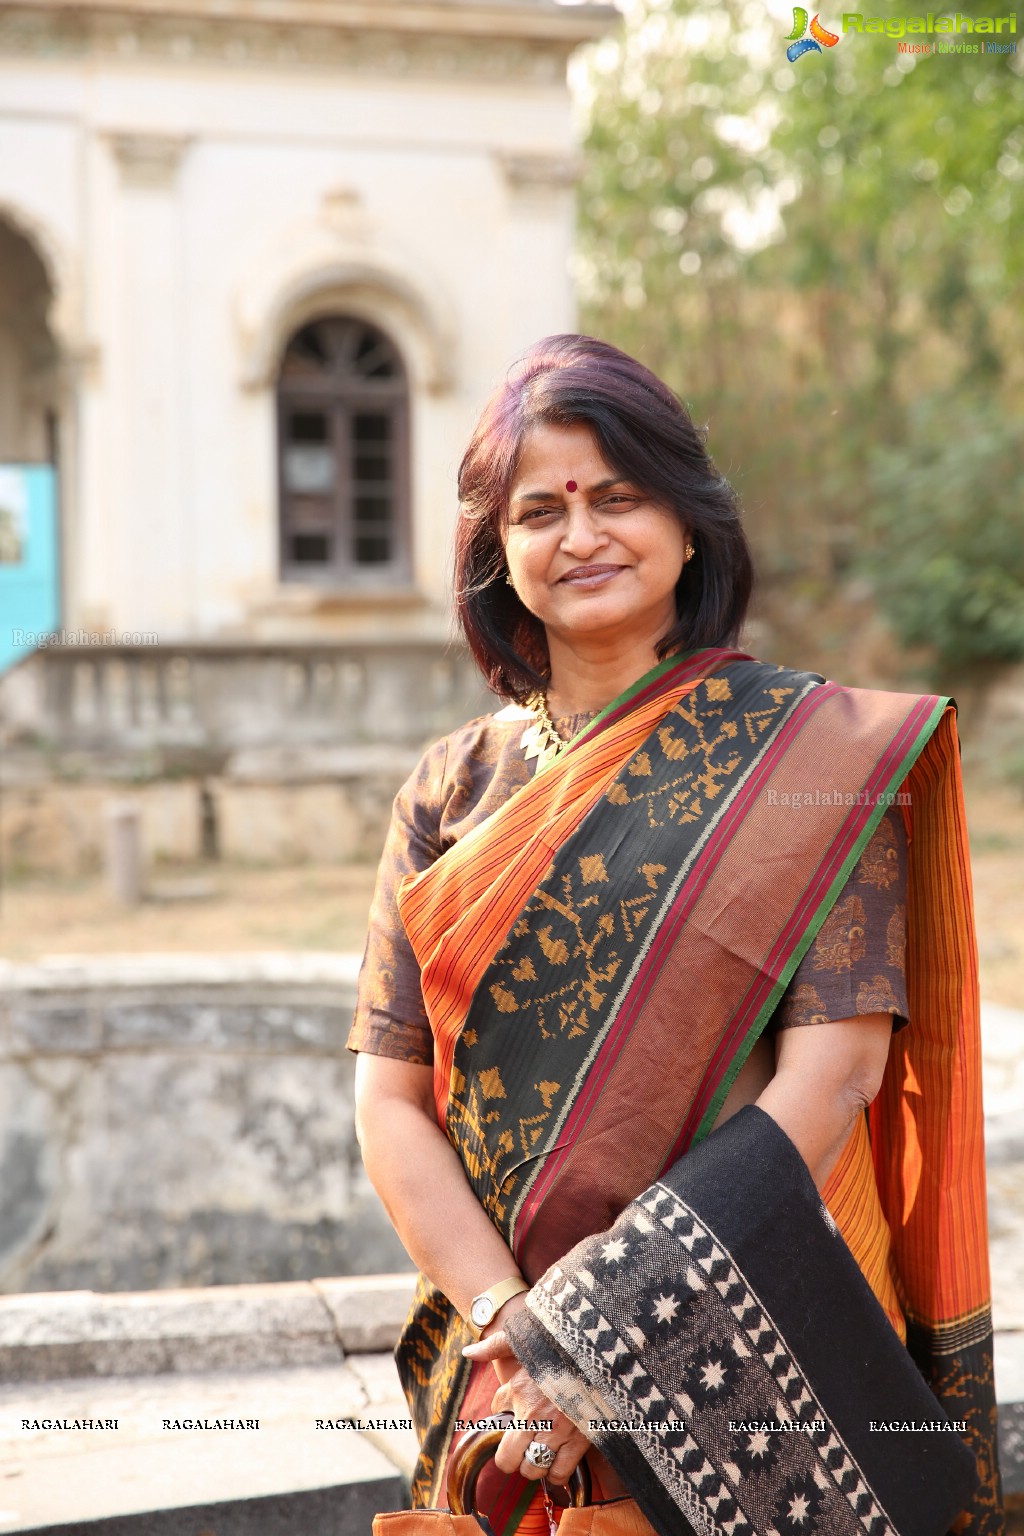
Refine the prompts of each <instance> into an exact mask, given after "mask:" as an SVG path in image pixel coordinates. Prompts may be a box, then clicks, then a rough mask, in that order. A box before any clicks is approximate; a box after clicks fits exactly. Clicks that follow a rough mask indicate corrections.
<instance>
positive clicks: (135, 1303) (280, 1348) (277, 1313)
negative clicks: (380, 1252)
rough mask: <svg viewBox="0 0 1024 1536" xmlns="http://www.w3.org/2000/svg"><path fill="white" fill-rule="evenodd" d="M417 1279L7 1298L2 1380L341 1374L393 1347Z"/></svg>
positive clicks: (0, 1324)
mask: <svg viewBox="0 0 1024 1536" xmlns="http://www.w3.org/2000/svg"><path fill="white" fill-rule="evenodd" d="M413 1283H414V1276H412V1275H373V1276H370V1277H360V1276H357V1277H352V1278H344V1279H336V1280H335V1279H332V1280H320V1281H312V1282H308V1283H306V1282H302V1283H292V1284H289V1283H284V1284H277V1285H237V1286H227V1285H226V1286H216V1287H210V1288H209V1289H205V1290H181V1291H151V1292H138V1293H134V1294H132V1293H129V1294H115V1295H100V1294H98V1293H96V1292H93V1291H53V1292H43V1293H33V1294H28V1295H22V1296H7V1297H2V1298H0V1377H2V1378H3V1379H4V1380H6V1381H8V1382H44V1381H52V1380H54V1379H57V1378H72V1377H83V1376H106V1377H113V1376H124V1377H128V1376H146V1375H163V1374H166V1373H174V1372H187V1371H245V1370H268V1369H275V1368H295V1367H298V1366H323V1365H337V1364H338V1363H339V1362H340V1361H341V1360H342V1359H343V1358H344V1356H345V1354H346V1353H368V1352H370V1351H373V1350H383V1349H390V1348H391V1347H392V1346H393V1345H394V1342H395V1340H396V1338H397V1337H398V1333H399V1330H400V1328H401V1325H402V1322H403V1321H404V1318H405V1315H406V1313H407V1311H408V1308H409V1302H410V1299H411V1296H412V1289H413Z"/></svg>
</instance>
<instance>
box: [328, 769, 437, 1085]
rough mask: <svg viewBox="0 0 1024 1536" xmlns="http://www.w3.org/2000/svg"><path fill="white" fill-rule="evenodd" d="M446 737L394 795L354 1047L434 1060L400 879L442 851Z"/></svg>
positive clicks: (372, 910) (419, 1062)
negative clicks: (401, 912) (403, 914)
mask: <svg viewBox="0 0 1024 1536" xmlns="http://www.w3.org/2000/svg"><path fill="white" fill-rule="evenodd" d="M447 751H448V749H447V743H446V742H445V741H439V742H437V743H436V744H435V745H434V746H433V747H431V748H430V749H429V750H428V751H427V752H426V753H425V754H424V756H423V757H422V758H421V759H420V761H419V763H418V764H417V766H416V768H415V769H414V770H413V772H412V774H411V775H410V777H409V778H408V779H407V780H406V782H405V783H404V784H403V785H402V788H401V789H400V790H399V791H398V794H397V795H396V796H395V803H394V808H393V810H392V815H391V826H390V829H389V831H388V836H387V841H386V842H385V844H384V852H383V855H382V857H381V861H380V868H379V870H378V871H377V884H376V887H375V889H374V894H373V903H372V905H371V907H370V919H369V929H368V934H367V942H366V952H365V954H364V955H363V963H362V966H361V968H360V971H359V983H358V990H357V997H356V1009H355V1016H354V1019H353V1022H352V1028H351V1030H350V1031H349V1036H348V1040H347V1042H346V1043H347V1045H348V1049H349V1050H350V1051H366V1052H368V1053H369V1054H370V1055H372V1056H392V1057H394V1058H396V1059H397V1060H399V1061H409V1062H413V1063H415V1064H416V1065H418V1066H429V1065H430V1064H431V1062H432V1061H433V1059H434V1048H433V1039H432V1036H431V1033H430V1025H429V1023H428V1022H427V1013H426V1009H425V1007H424V1005H423V992H422V989H421V987H420V968H419V965H418V964H417V961H416V956H415V955H414V954H413V950H412V945H411V944H410V943H409V938H408V935H407V934H406V931H405V927H404V925H403V923H402V919H401V917H400V915H399V911H398V902H397V899H396V898H397V892H398V886H399V882H400V881H401V879H402V877H403V876H404V875H407V874H412V873H419V872H420V871H421V870H424V869H427V868H428V867H429V866H430V865H431V864H432V863H433V862H434V860H435V859H436V858H437V857H438V856H439V854H440V852H441V845H440V835H439V826H440V808H441V786H442V783H443V779H444V773H445V766H446V762H447Z"/></svg>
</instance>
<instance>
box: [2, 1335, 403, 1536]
mask: <svg viewBox="0 0 1024 1536" xmlns="http://www.w3.org/2000/svg"><path fill="white" fill-rule="evenodd" d="M357 1358H358V1357H357ZM374 1358H375V1357H369V1362H370V1364H369V1368H368V1370H366V1371H365V1372H363V1373H361V1372H360V1369H359V1366H358V1364H357V1363H356V1362H355V1361H354V1362H353V1363H349V1362H346V1363H344V1364H341V1365H335V1366H320V1367H311V1368H306V1369H292V1370H287V1369H282V1370H271V1371H241V1372H210V1373H202V1374H193V1373H168V1374H165V1375H160V1376H133V1377H117V1378H105V1379H97V1378H91V1379H78V1380H72V1381H49V1382H33V1383H22V1384H17V1385H7V1386H4V1387H3V1388H0V1532H2V1533H3V1536H15V1533H21V1532H33V1533H35V1536H58V1533H60V1536H77V1533H81V1536H293V1533H294V1536H368V1533H369V1530H370V1525H371V1521H372V1517H373V1515H374V1513H375V1512H377V1511H378V1510H385V1509H400V1508H402V1507H403V1506H404V1504H405V1503H406V1486H407V1485H406V1474H407V1471H408V1467H409V1461H410V1455H411V1452H412V1439H413V1437H412V1432H411V1430H407V1431H405V1432H404V1433H403V1431H401V1430H397V1431H393V1432H392V1433H391V1434H390V1435H389V1434H388V1433H387V1432H385V1431H381V1430H378V1431H376V1432H375V1431H370V1430H367V1431H362V1430H359V1429H355V1428H345V1429H339V1428H336V1427H333V1426H336V1425H338V1424H339V1423H344V1424H348V1425H351V1424H352V1423H353V1421H354V1422H364V1423H365V1422H371V1421H372V1422H373V1423H375V1424H380V1422H381V1421H382V1420H384V1421H385V1422H392V1423H393V1422H394V1421H395V1420H397V1419H400V1418H401V1417H402V1416H404V1415H405V1414H406V1412H407V1410H406V1409H405V1405H404V1403H403V1404H402V1405H401V1406H399V1405H398V1403H397V1402H396V1401H394V1398H395V1394H396V1392H397V1390H398V1384H397V1379H396V1378H395V1376H394V1366H393V1364H392V1363H391V1361H390V1358H389V1357H380V1358H381V1361H382V1363H383V1361H385V1360H386V1362H387V1369H385V1371H384V1372H383V1373H381V1372H379V1371H377V1372H375V1370H374ZM381 1395H389V1396H390V1398H391V1399H392V1400H391V1401H390V1402H389V1403H387V1404H383V1403H376V1404H375V1403H374V1401H373V1400H374V1398H377V1397H380V1396H381ZM318 1420H319V1421H320V1425H321V1427H318V1424H317V1421H318ZM84 1421H92V1423H93V1424H94V1425H95V1424H106V1425H108V1426H112V1425H113V1424H115V1423H116V1426H117V1427H116V1428H114V1427H107V1428H97V1427H91V1428H87V1427H81V1426H82V1425H83V1422H84ZM76 1424H78V1425H79V1427H78V1428H75V1427H74V1426H75V1425H76ZM58 1425H63V1426H65V1427H62V1428H58V1427H56V1426H58ZM199 1426H202V1427H199ZM218 1426H219V1427H218ZM329 1426H331V1427H329ZM389 1451H390V1452H391V1454H388V1452H389Z"/></svg>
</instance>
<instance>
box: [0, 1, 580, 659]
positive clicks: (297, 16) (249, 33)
mask: <svg viewBox="0 0 1024 1536" xmlns="http://www.w3.org/2000/svg"><path fill="white" fill-rule="evenodd" d="M609 20H610V12H609V8H607V7H600V6H591V5H587V4H578V5H561V4H556V3H553V0H445V3H440V0H374V3H372V4H370V3H367V0H269V3H268V0H163V3H153V0H116V3H112V0H98V3H92V0H77V3H75V4H68V3H67V0H15V3H13V4H8V5H5V6H4V7H3V10H2V12H0V462H3V461H16V462H17V461H38V460H55V461H56V462H57V463H58V465H59V482H60V500H61V550H62V562H61V564H62V607H61V612H62V622H63V625H64V627H65V628H66V629H68V630H75V631H78V630H85V631H91V632H100V633H106V634H111V633H112V634H113V635H114V636H115V637H117V636H120V635H125V634H126V635H132V634H141V635H147V636H152V635H156V636H157V637H158V643H159V644H160V645H166V644H177V643H180V642H185V641H192V640H200V639H218V638H219V639H232V640H242V641H246V640H260V639H262V640H269V639H279V638H301V639H310V638H317V637H319V638H328V637H332V636H338V637H352V636H356V635H379V634H381V633H382V632H386V633H387V634H388V635H391V636H396V635H401V636H407V637H410V638H412V637H417V638H423V639H428V638H434V639H436V638H438V637H439V636H440V635H441V634H442V633H443V630H444V610H445V594H446V578H447V563H448V555H449V550H450V535H451V528H452V519H453V506H454V469H455V465H456V464H457V460H458V456H459V453H460V450H461V447H462V445H463V442H464V440H465V437H466V435H467V431H468V428H469V426H470V424H471V421H472V419H473V416H474V413H475V411H476V410H477V409H478V407H479V405H480V403H481V400H482V398H483V397H484V395H485V394H486V393H487V392H488V390H489V389H490V388H491V387H492V386H493V384H494V383H495V381H496V380H497V379H498V378H499V377H500V374H501V372H502V370H503V369H504V367H505V366H507V364H508V362H509V361H510V359H511V358H512V357H514V356H515V355H516V354H517V353H518V352H519V351H521V350H522V348H523V347H524V346H525V345H526V344H528V343H529V342H530V341H531V340H533V339H535V338H536V337H538V336H540V335H543V334H545V333H548V332H551V331H555V330H560V329H565V328H566V327H567V326H570V325H571V324H572V319H573V302H572V294H571V289H570V282H569V277H568V272H567V258H568V255H569V248H570V240H571V236H572V207H573V190H572V189H573V181H574V177H575V167H576V151H575V147H574V144H573V135H572V127H571V121H570V103H569V96H568V92H567V87H566V79H565V75H566V62H567V59H568V57H569V54H570V53H571V51H572V50H573V49H574V48H575V47H576V46H578V45H579V44H580V43H582V42H585V41H586V40H587V39H589V38H592V37H594V36H596V35H597V34H599V33H600V31H602V30H603V29H604V28H606V27H607V25H608V23H609Z"/></svg>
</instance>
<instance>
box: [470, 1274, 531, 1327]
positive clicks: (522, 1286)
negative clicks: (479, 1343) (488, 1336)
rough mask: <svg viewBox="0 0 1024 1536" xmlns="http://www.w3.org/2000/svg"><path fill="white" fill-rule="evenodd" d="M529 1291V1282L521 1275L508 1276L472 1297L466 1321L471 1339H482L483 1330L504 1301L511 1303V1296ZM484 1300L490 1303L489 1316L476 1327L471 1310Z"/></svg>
mask: <svg viewBox="0 0 1024 1536" xmlns="http://www.w3.org/2000/svg"><path fill="white" fill-rule="evenodd" d="M529 1289H530V1282H529V1281H528V1280H524V1279H523V1277H522V1275H510V1276H509V1278H508V1279H507V1280H499V1281H498V1283H497V1285H490V1286H488V1287H487V1289H486V1291H481V1292H480V1294H479V1295H478V1296H474V1297H473V1300H472V1301H471V1302H470V1316H469V1318H468V1319H467V1322H468V1324H469V1328H470V1331H471V1333H472V1334H473V1337H474V1338H475V1339H477V1340H479V1339H481V1338H483V1332H484V1328H487V1327H488V1326H489V1325H490V1323H491V1322H492V1321H493V1320H494V1318H495V1317H496V1315H497V1314H498V1312H499V1311H500V1310H501V1308H502V1307H503V1306H504V1305H505V1303H506V1301H511V1300H512V1297H513V1296H518V1295H520V1294H521V1292H523V1291H528V1290H529ZM485 1298H486V1300H488V1301H489V1302H490V1303H491V1315H490V1317H489V1318H488V1319H487V1322H485V1323H484V1324H483V1325H482V1326H479V1327H478V1326H477V1324H476V1323H475V1322H474V1321H473V1317H472V1309H473V1307H475V1306H476V1303H477V1302H478V1301H483V1300H484V1299H485Z"/></svg>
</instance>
